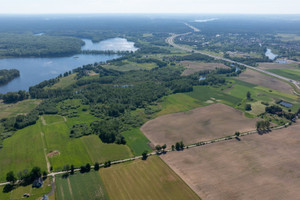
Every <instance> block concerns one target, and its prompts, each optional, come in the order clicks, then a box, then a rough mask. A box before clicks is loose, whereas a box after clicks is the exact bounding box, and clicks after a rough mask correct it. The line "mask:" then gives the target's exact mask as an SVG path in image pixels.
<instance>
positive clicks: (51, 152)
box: [47, 150, 60, 158]
mask: <svg viewBox="0 0 300 200" xmlns="http://www.w3.org/2000/svg"><path fill="white" fill-rule="evenodd" d="M59 154H60V152H59V151H57V150H54V151H50V152H49V153H48V154H47V157H48V158H51V157H53V156H57V155H59Z"/></svg>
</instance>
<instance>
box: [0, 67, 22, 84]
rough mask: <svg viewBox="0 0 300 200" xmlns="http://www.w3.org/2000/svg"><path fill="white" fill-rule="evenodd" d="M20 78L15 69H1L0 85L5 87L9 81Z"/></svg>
mask: <svg viewBox="0 0 300 200" xmlns="http://www.w3.org/2000/svg"><path fill="white" fill-rule="evenodd" d="M19 76H20V72H19V70H17V69H9V70H7V69H1V70H0V85H5V84H7V83H8V82H9V81H11V80H13V79H14V78H17V77H19Z"/></svg>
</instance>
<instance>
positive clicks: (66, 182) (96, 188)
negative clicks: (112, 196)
mask: <svg viewBox="0 0 300 200" xmlns="http://www.w3.org/2000/svg"><path fill="white" fill-rule="evenodd" d="M55 197H56V199H57V200H67V199H73V200H76V199H78V200H81V199H89V200H96V199H97V200H106V199H108V198H107V193H106V191H105V188H104V186H103V183H102V180H101V178H100V176H99V173H98V172H95V171H91V172H89V173H84V174H79V173H78V174H74V175H70V176H69V177H68V178H62V177H61V176H59V177H57V178H56V191H55Z"/></svg>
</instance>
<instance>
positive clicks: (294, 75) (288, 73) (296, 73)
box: [267, 69, 300, 81]
mask: <svg viewBox="0 0 300 200" xmlns="http://www.w3.org/2000/svg"><path fill="white" fill-rule="evenodd" d="M267 71H269V72H272V73H274V74H278V75H280V76H284V77H287V78H290V79H293V80H297V81H300V70H298V69H268V70H267Z"/></svg>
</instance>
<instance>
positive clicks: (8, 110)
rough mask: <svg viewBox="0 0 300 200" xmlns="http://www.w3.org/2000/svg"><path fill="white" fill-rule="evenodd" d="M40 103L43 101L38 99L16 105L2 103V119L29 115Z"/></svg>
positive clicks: (0, 106) (0, 104)
mask: <svg viewBox="0 0 300 200" xmlns="http://www.w3.org/2000/svg"><path fill="white" fill-rule="evenodd" d="M40 103H41V100H36V99H27V100H24V101H19V102H18V103H14V104H4V103H2V102H0V110H1V112H0V119H2V118H6V117H13V116H16V115H20V114H27V113H28V112H30V111H31V110H33V109H34V108H35V107H36V106H37V105H39V104H40Z"/></svg>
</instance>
